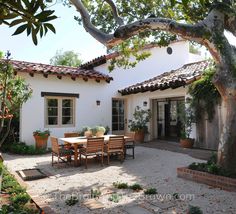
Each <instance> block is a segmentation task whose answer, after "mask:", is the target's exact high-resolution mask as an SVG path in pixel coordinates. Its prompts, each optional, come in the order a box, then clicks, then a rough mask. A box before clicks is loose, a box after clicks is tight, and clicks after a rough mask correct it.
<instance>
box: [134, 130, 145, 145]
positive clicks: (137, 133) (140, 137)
mask: <svg viewBox="0 0 236 214" xmlns="http://www.w3.org/2000/svg"><path fill="white" fill-rule="evenodd" d="M144 137H145V133H144V131H143V130H139V131H135V136H134V139H135V142H138V143H143V142H144Z"/></svg>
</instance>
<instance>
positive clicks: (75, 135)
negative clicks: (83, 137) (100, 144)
mask: <svg viewBox="0 0 236 214" xmlns="http://www.w3.org/2000/svg"><path fill="white" fill-rule="evenodd" d="M64 137H65V138H66V137H79V133H76V132H66V133H64Z"/></svg>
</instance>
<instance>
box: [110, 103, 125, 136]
mask: <svg viewBox="0 0 236 214" xmlns="http://www.w3.org/2000/svg"><path fill="white" fill-rule="evenodd" d="M124 132H125V100H124V99H112V133H113V134H124Z"/></svg>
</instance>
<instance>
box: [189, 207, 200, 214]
mask: <svg viewBox="0 0 236 214" xmlns="http://www.w3.org/2000/svg"><path fill="white" fill-rule="evenodd" d="M188 213H189V214H203V212H202V210H201V209H200V207H197V206H191V205H190V206H189V210H188Z"/></svg>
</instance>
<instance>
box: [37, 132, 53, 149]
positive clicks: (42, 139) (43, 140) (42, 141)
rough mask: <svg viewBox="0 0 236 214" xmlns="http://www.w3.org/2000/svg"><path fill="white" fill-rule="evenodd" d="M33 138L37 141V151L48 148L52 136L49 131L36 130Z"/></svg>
mask: <svg viewBox="0 0 236 214" xmlns="http://www.w3.org/2000/svg"><path fill="white" fill-rule="evenodd" d="M33 136H34V139H35V146H36V148H37V149H46V148H47V142H48V137H49V136H50V131H49V130H45V131H41V130H36V131H34V132H33Z"/></svg>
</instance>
